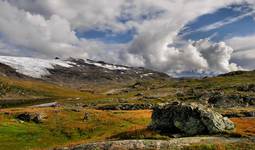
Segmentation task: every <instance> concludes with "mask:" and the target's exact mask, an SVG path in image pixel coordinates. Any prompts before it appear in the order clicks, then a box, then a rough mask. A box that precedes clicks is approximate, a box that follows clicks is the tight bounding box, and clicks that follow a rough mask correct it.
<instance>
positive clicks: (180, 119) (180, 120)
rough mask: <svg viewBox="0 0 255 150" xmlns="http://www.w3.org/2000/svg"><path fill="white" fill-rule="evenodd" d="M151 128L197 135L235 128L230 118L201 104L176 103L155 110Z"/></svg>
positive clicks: (165, 131)
mask: <svg viewBox="0 0 255 150" xmlns="http://www.w3.org/2000/svg"><path fill="white" fill-rule="evenodd" d="M149 128H151V129H153V130H158V131H161V132H164V133H183V134H186V135H196V134H212V133H222V132H227V131H230V130H233V129H234V128H235V126H234V124H233V122H231V121H230V120H229V119H228V118H226V117H223V116H222V115H221V114H219V113H217V112H214V111H212V110H211V109H209V108H207V107H205V106H202V105H200V104H195V103H192V104H185V103H179V102H174V103H172V104H164V105H161V106H158V107H155V108H154V110H153V114H152V122H151V124H150V126H149Z"/></svg>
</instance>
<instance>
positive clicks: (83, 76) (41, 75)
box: [0, 56, 169, 84]
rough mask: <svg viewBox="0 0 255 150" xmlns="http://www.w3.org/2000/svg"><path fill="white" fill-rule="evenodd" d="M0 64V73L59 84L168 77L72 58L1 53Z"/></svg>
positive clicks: (145, 70) (141, 69)
mask: <svg viewBox="0 0 255 150" xmlns="http://www.w3.org/2000/svg"><path fill="white" fill-rule="evenodd" d="M0 68H1V69H0V73H1V74H2V75H5V76H14V77H30V78H35V79H41V80H45V81H54V82H57V83H62V84H64V83H65V84H67V83H68V84H82V83H88V82H96V83H97V82H100V83H104V82H107V81H110V82H112V81H114V82H128V81H134V80H142V79H166V78H169V76H168V75H166V74H164V73H159V72H156V71H152V70H149V69H145V68H136V67H127V66H122V65H114V64H108V63H105V62H101V61H93V60H88V59H87V60H83V59H74V58H70V59H67V60H60V59H52V60H46V59H38V58H29V57H10V56H0Z"/></svg>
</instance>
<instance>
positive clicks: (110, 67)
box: [86, 60, 129, 70]
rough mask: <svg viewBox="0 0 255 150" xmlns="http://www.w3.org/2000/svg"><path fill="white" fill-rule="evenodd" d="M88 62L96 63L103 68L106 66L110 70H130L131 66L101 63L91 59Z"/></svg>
mask: <svg viewBox="0 0 255 150" xmlns="http://www.w3.org/2000/svg"><path fill="white" fill-rule="evenodd" d="M86 63H87V64H91V65H95V66H97V67H102V68H106V69H109V70H129V68H127V67H124V66H117V65H112V64H103V63H99V62H92V61H90V60H86Z"/></svg>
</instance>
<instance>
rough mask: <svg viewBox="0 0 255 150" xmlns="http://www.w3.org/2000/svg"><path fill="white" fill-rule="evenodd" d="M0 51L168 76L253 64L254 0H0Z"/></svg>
mask: <svg viewBox="0 0 255 150" xmlns="http://www.w3.org/2000/svg"><path fill="white" fill-rule="evenodd" d="M0 55H8V56H25V57H33V58H47V59H48V58H55V57H61V58H69V57H75V58H82V59H87V58H89V59H94V60H100V61H106V62H109V63H114V64H122V65H128V66H135V67H146V68H150V69H153V70H156V71H161V72H165V73H168V74H169V75H172V76H180V75H185V74H189V75H192V74H194V75H197V74H219V73H226V72H230V71H236V70H252V69H255V0H220V1H215V0H192V1H191V0H157V1H155V0H96V1H95V0H72V1H70V0H43V1H42V0H0Z"/></svg>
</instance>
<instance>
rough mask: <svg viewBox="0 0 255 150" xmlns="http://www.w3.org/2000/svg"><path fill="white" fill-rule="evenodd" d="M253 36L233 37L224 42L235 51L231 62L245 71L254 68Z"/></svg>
mask: <svg viewBox="0 0 255 150" xmlns="http://www.w3.org/2000/svg"><path fill="white" fill-rule="evenodd" d="M254 41H255V35H250V36H245V37H233V38H231V39H228V40H226V43H228V44H229V45H230V46H231V47H233V48H234V49H235V52H234V53H233V56H232V61H233V62H235V63H237V64H240V65H241V66H243V67H244V68H246V69H254V68H255V43H254Z"/></svg>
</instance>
